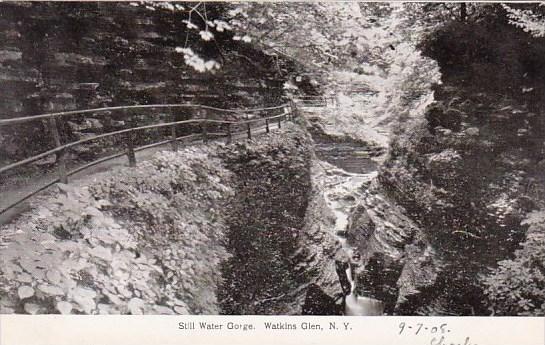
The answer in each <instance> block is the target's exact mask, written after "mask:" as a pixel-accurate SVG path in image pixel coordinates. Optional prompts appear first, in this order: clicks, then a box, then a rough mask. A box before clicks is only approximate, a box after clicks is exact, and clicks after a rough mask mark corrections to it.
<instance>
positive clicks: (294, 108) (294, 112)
mask: <svg viewBox="0 0 545 345" xmlns="http://www.w3.org/2000/svg"><path fill="white" fill-rule="evenodd" d="M290 108H291V120H292V121H293V120H294V119H295V118H296V117H297V106H296V105H295V102H294V101H293V99H290Z"/></svg>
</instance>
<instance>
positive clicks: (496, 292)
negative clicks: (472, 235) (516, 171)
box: [483, 210, 545, 316]
mask: <svg viewBox="0 0 545 345" xmlns="http://www.w3.org/2000/svg"><path fill="white" fill-rule="evenodd" d="M524 224H528V225H530V228H529V230H528V235H527V239H526V241H525V242H523V244H522V248H521V249H519V250H517V251H515V256H514V258H513V259H509V260H503V261H500V262H499V263H498V267H497V268H496V269H494V270H493V271H492V273H491V274H490V275H488V276H486V277H483V283H484V285H485V287H486V289H485V294H486V295H487V297H488V301H489V303H490V308H491V309H492V311H493V312H494V313H495V314H499V315H532V316H536V315H545V211H543V210H541V211H534V212H532V213H530V214H529V217H528V218H527V219H526V220H525V221H524Z"/></svg>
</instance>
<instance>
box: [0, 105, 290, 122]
mask: <svg viewBox="0 0 545 345" xmlns="http://www.w3.org/2000/svg"><path fill="white" fill-rule="evenodd" d="M287 106H289V104H288V103H285V104H282V105H278V106H274V107H265V108H250V109H222V108H216V107H211V106H207V105H202V104H182V103H180V104H176V103H175V104H143V105H125V106H116V107H104V108H94V109H83V110H69V111H61V112H57V113H48V114H39V115H31V116H21V117H14V118H10V119H3V120H0V126H6V125H11V124H16V123H23V122H28V121H34V120H43V119H50V118H57V117H62V116H69V115H81V114H88V113H100V112H106V111H114V110H138V109H150V108H151V109H154V108H167V109H171V108H198V109H208V110H216V111H222V112H226V113H233V114H245V113H253V112H256V111H265V110H275V109H281V108H285V107H287Z"/></svg>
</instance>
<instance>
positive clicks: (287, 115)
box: [0, 101, 297, 215]
mask: <svg viewBox="0 0 545 345" xmlns="http://www.w3.org/2000/svg"><path fill="white" fill-rule="evenodd" d="M180 108H182V109H183V108H186V109H187V108H193V109H201V110H205V111H209V110H212V111H216V112H219V113H223V114H236V115H238V116H239V117H245V118H246V119H245V120H240V121H226V120H217V119H210V118H208V116H206V117H204V118H194V119H189V120H182V121H175V119H174V117H175V115H174V114H173V113H172V111H173V110H174V109H180ZM145 109H152V110H153V109H155V110H157V109H163V110H166V111H167V112H169V113H170V114H169V115H170V118H171V119H172V120H173V121H170V122H162V123H157V124H151V125H146V126H140V127H131V128H127V129H122V130H117V131H113V132H108V133H104V134H99V135H94V136H92V137H88V138H85V139H81V140H77V141H73V142H69V143H63V142H62V139H61V135H60V134H59V128H58V124H57V119H59V118H62V117H67V116H75V115H83V114H95V115H96V114H101V113H102V114H111V112H116V111H121V112H123V113H125V115H126V116H127V117H128V118H131V115H133V114H132V113H133V112H134V111H137V110H145ZM259 112H267V113H271V112H273V113H274V112H279V113H278V114H273V115H267V116H262V117H256V114H257V113H259ZM296 116H297V111H296V105H295V102H294V101H290V102H289V103H286V104H282V105H279V106H275V107H266V108H254V109H221V108H216V107H210V106H206V105H195V104H152V105H131V106H117V107H106V108H95V109H85V110H71V111H64V112H56V113H49V114H40V115H35V116H25V117H17V118H11V119H4V120H0V127H2V126H13V125H15V124H21V123H26V122H31V121H38V120H41V121H44V120H47V121H48V125H49V130H50V133H51V136H52V141H53V143H54V144H55V148H53V149H50V150H47V151H45V152H42V153H40V154H37V155H34V156H31V157H28V158H25V159H23V160H20V161H17V162H14V163H11V164H9V165H6V166H3V167H1V168H0V176H1V175H5V174H6V173H7V172H9V171H12V170H13V169H16V168H20V167H23V166H25V165H28V164H30V163H33V162H36V161H38V160H40V159H43V158H45V157H47V156H50V155H52V154H55V155H56V157H57V158H56V164H57V169H58V177H57V178H56V179H54V180H53V181H50V182H48V183H46V184H44V185H41V186H39V187H37V188H36V189H33V190H32V191H30V192H29V193H27V194H25V195H24V196H22V197H21V198H19V199H17V200H14V201H13V202H11V203H10V204H9V205H7V206H5V207H4V208H2V209H1V210H0V215H1V214H3V213H5V212H6V211H8V210H10V209H12V208H13V207H15V206H17V205H19V204H20V203H22V202H24V201H25V200H27V199H29V198H30V197H32V196H34V195H36V194H37V193H39V192H41V191H43V190H45V189H47V188H48V187H50V186H52V185H54V184H55V183H58V182H61V183H68V177H69V176H71V175H74V174H76V173H78V172H81V171H83V170H85V169H87V168H90V167H92V166H95V165H97V164H100V163H103V162H106V161H109V160H112V159H115V158H118V157H121V156H124V155H126V156H127V158H128V162H129V166H131V167H134V166H136V163H137V162H136V155H135V152H138V151H142V150H146V149H149V148H152V147H156V146H161V145H165V144H169V143H170V145H171V149H172V150H174V151H176V150H177V149H178V143H179V142H180V141H183V140H188V139H202V141H203V142H204V143H206V142H208V141H209V140H210V139H211V138H212V137H213V138H221V137H225V138H227V142H231V140H232V139H233V137H234V136H236V135H240V134H241V133H244V134H243V136H247V137H248V138H249V139H251V138H252V126H253V128H254V130H255V129H256V127H255V126H256V125H258V126H259V127H258V128H261V129H263V126H264V130H265V132H266V133H269V132H270V130H271V127H272V125H273V124H276V125H277V126H278V128H281V126H282V121H286V120H290V119H291V120H292V119H293V118H295V117H296ZM132 123H134V122H132ZM191 124H199V125H200V127H201V132H200V133H192V134H188V135H184V136H178V135H177V128H178V127H179V126H182V125H191ZM211 124H215V125H216V127H217V126H220V127H224V128H225V129H226V131H225V132H210V131H209V129H208V126H209V125H211ZM165 127H167V128H170V136H169V138H168V139H165V140H161V141H157V142H153V143H151V144H148V145H144V146H139V147H137V146H135V134H136V133H137V132H139V131H143V130H147V129H154V128H165ZM240 127H243V129H242V130H240ZM114 136H123V137H124V141H125V150H123V151H121V152H117V153H115V154H112V155H109V156H107V157H102V158H100V159H97V160H94V161H92V162H89V163H87V164H85V165H83V166H79V167H77V168H75V169H73V170H67V164H66V154H65V153H66V151H67V150H68V149H70V148H74V147H76V146H78V145H82V144H85V143H89V142H92V141H96V140H98V139H104V138H108V137H114Z"/></svg>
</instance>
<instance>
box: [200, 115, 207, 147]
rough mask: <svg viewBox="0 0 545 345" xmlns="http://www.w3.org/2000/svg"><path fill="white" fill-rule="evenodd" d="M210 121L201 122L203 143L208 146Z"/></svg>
mask: <svg viewBox="0 0 545 345" xmlns="http://www.w3.org/2000/svg"><path fill="white" fill-rule="evenodd" d="M207 125H208V121H207V119H206V118H205V119H203V120H202V121H201V126H202V141H203V142H204V143H205V144H206V143H207V142H208V126H207Z"/></svg>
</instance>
